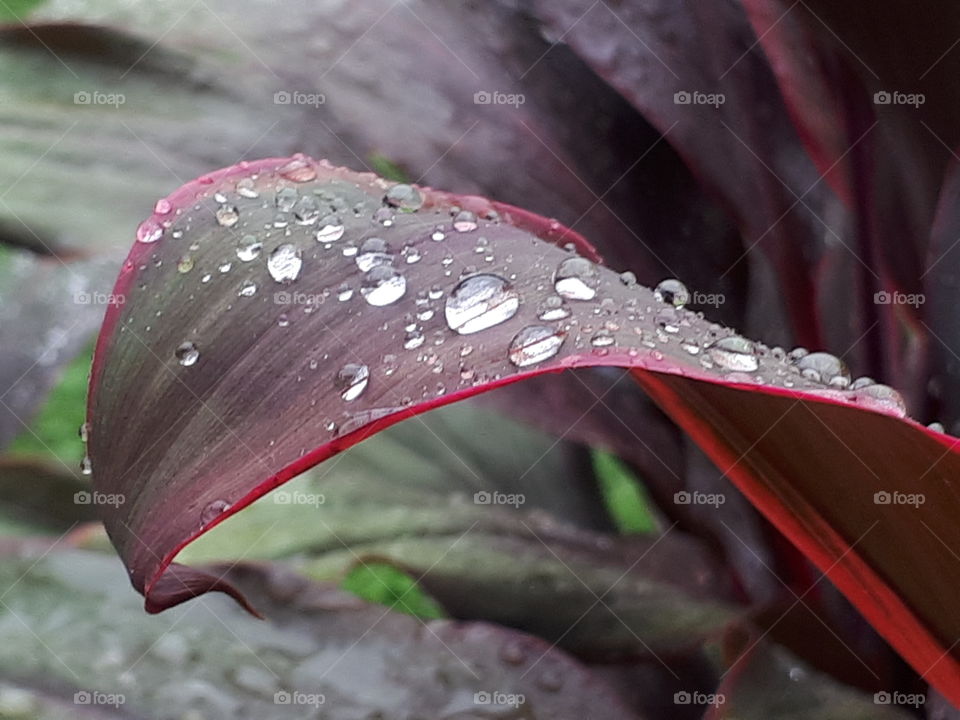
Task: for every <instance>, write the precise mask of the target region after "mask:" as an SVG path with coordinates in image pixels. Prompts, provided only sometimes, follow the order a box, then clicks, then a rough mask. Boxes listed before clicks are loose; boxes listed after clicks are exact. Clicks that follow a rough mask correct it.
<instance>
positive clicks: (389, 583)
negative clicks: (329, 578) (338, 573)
mask: <svg viewBox="0 0 960 720" xmlns="http://www.w3.org/2000/svg"><path fill="white" fill-rule="evenodd" d="M342 587H343V589H344V590H347V591H349V592H352V593H353V594H354V595H358V596H360V597H362V598H363V599H364V600H369V601H370V602H375V603H379V604H380V605H386V606H387V607H389V608H391V609H393V610H396V611H397V612H402V613H406V614H407V615H413V616H415V617H419V618H423V619H425V620H428V619H430V620H434V619H438V618H442V617H444V612H443V608H441V607H440V605H439V604H438V603H437V602H436V601H435V600H434V599H433V598H431V597H430V596H429V595H427V594H426V593H425V592H423V590H421V589H420V588H419V586H418V585H417V581H416V580H414V579H413V578H412V577H410V576H409V575H407V574H406V573H404V572H402V571H400V570H397V569H396V568H395V567H392V566H390V565H387V564H384V563H366V564H363V565H358V566H356V567H355V568H354V569H353V570H351V571H350V574H349V575H347V577H346V578H345V579H344V581H343V583H342Z"/></svg>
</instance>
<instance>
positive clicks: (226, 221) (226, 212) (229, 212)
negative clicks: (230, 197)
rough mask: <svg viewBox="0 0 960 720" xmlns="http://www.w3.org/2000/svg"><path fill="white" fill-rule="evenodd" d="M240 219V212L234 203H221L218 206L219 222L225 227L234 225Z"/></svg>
mask: <svg viewBox="0 0 960 720" xmlns="http://www.w3.org/2000/svg"><path fill="white" fill-rule="evenodd" d="M238 220H240V212H239V211H238V210H237V208H236V207H234V206H233V205H221V206H220V207H219V208H217V222H218V223H220V224H221V225H222V226H223V227H233V226H234V225H236V224H237V221H238Z"/></svg>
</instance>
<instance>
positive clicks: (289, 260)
mask: <svg viewBox="0 0 960 720" xmlns="http://www.w3.org/2000/svg"><path fill="white" fill-rule="evenodd" d="M301 267H303V260H301V259H300V251H299V250H298V249H297V246H296V245H292V244H290V243H284V244H283V245H280V246H278V247H277V249H276V250H274V251H273V252H272V253H270V259H269V260H267V270H268V271H269V272H270V277H272V278H273V279H274V280H276V281H277V282H278V283H290V282H293V281H294V280H296V279H297V277H298V276H299V275H300V268H301Z"/></svg>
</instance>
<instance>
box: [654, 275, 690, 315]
mask: <svg viewBox="0 0 960 720" xmlns="http://www.w3.org/2000/svg"><path fill="white" fill-rule="evenodd" d="M653 297H654V299H655V300H656V301H657V302H662V303H667V305H673V306H674V307H675V308H682V307H684V306H685V305H686V304H687V303H689V302H690V291H689V290H687V286H686V285H684V284H683V283H682V282H680V281H679V280H676V279H674V278H667V279H666V280H664V281H663V282H661V283H660V284H659V285H657V287H656V288H655V289H654V291H653Z"/></svg>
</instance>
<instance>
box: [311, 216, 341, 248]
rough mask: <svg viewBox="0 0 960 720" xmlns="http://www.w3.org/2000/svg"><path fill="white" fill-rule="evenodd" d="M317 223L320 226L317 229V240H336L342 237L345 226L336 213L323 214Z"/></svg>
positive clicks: (323, 241) (324, 241)
mask: <svg viewBox="0 0 960 720" xmlns="http://www.w3.org/2000/svg"><path fill="white" fill-rule="evenodd" d="M317 224H318V225H319V226H320V229H319V230H317V242H322V243H328V242H336V241H337V240H339V239H340V238H342V237H343V233H344V229H345V228H344V226H343V222H342V221H341V220H340V218H339V217H337V216H336V215H324V216H323V217H322V218H320V221H319V222H318V223H317Z"/></svg>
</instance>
